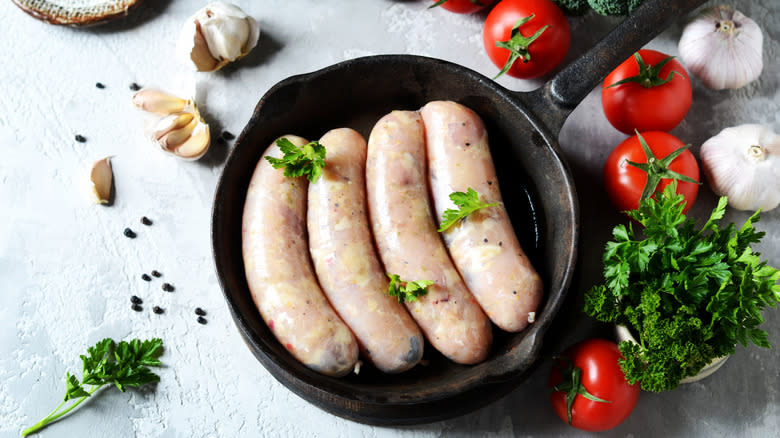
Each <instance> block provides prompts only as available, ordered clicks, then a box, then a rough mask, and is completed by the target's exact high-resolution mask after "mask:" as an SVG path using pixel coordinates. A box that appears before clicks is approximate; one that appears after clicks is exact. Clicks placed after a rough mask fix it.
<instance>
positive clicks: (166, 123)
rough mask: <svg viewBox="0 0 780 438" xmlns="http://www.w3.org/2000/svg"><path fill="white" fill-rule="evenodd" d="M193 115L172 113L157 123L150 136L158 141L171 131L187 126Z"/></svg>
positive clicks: (189, 113)
mask: <svg viewBox="0 0 780 438" xmlns="http://www.w3.org/2000/svg"><path fill="white" fill-rule="evenodd" d="M194 118H195V115H194V114H193V113H191V112H186V111H182V112H179V113H174V114H171V115H169V116H165V117H163V118H162V119H160V121H159V122H157V126H156V127H155V129H154V133H153V134H152V136H153V137H154V138H155V139H157V140H159V139H160V138H162V137H164V136H165V135H166V134H168V133H169V132H171V131H175V130H178V129H181V128H183V127H185V126H187V125H188V124H189V123H190V122H192V119H194Z"/></svg>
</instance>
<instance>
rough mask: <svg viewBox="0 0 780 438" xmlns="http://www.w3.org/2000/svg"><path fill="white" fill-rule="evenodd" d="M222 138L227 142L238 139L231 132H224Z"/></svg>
mask: <svg viewBox="0 0 780 438" xmlns="http://www.w3.org/2000/svg"><path fill="white" fill-rule="evenodd" d="M222 138H224V139H225V140H233V139H234V138H236V136H235V135H233V134H232V133H231V132H230V131H222Z"/></svg>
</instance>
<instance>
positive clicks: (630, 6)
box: [588, 0, 644, 15]
mask: <svg viewBox="0 0 780 438" xmlns="http://www.w3.org/2000/svg"><path fill="white" fill-rule="evenodd" d="M643 1H644V0H588V4H589V5H590V7H591V8H593V10H594V11H596V12H597V13H599V14H601V15H628V14H630V13H631V12H633V10H634V9H636V8H637V7H638V6H639V5H640V4H642V2H643Z"/></svg>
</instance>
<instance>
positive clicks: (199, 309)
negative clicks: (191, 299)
mask: <svg viewBox="0 0 780 438" xmlns="http://www.w3.org/2000/svg"><path fill="white" fill-rule="evenodd" d="M195 314H196V315H198V316H206V311H205V310H203V309H201V308H200V307H196V308H195Z"/></svg>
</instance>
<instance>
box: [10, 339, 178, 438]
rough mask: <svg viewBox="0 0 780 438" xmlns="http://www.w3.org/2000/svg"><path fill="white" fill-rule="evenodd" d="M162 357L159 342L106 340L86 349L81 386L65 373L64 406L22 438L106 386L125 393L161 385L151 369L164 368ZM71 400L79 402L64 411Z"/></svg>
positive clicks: (25, 432) (27, 431)
mask: <svg viewBox="0 0 780 438" xmlns="http://www.w3.org/2000/svg"><path fill="white" fill-rule="evenodd" d="M162 353H163V347H162V340H161V339H159V338H153V339H149V340H145V341H140V340H138V339H133V340H132V341H130V342H125V341H121V342H119V343H118V344H117V343H115V342H114V340H112V339H110V338H106V339H103V340H102V341H100V342H98V343H97V344H95V345H94V346H92V347H89V348H87V354H86V355H81V356H79V357H80V358H81V362H82V363H83V365H84V367H83V371H82V377H81V382H79V379H78V378H76V376H74V375H72V374H70V373H69V372H66V373H65V397H64V400H63V401H62V403H60V405H59V406H57V408H56V409H54V411H52V413H50V414H49V415H47V416H46V417H44V418H43V419H42V420H41V421H39V422H38V423H35V424H34V425H33V426H31V427H29V428H27V429H25V430H24V431H22V436H27V435H29V434H31V433H35V432H37V431H39V430H40V429H42V428H44V427H46V426H47V425H49V424H50V423H53V422H55V421H57V420H58V419H60V418H61V417H62V416H64V415H66V414H67V413H68V412H70V411H72V410H73V409H75V408H76V407H77V406H78V405H80V404H81V403H82V402H83V401H84V400H86V399H87V398H88V397H90V396H91V395H92V394H94V393H95V391H97V390H98V389H100V388H102V387H103V386H105V385H112V384H113V385H115V386H116V387H117V388H118V389H119V390H120V391H123V392H124V391H125V389H126V387H128V386H133V387H137V386H142V385H145V384H147V383H152V382H158V381H160V376H158V375H157V374H155V373H153V372H152V371H151V370H150V369H149V368H148V367H149V366H160V365H162V363H161V362H160V360H159V359H158V358H159V357H160V355H162ZM84 385H88V386H89V388H85V387H84ZM69 400H76V401H75V402H74V403H72V404H71V405H70V406H68V407H67V408H64V409H63V407H64V406H65V403H66V402H67V401H69Z"/></svg>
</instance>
